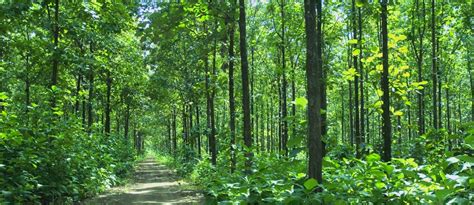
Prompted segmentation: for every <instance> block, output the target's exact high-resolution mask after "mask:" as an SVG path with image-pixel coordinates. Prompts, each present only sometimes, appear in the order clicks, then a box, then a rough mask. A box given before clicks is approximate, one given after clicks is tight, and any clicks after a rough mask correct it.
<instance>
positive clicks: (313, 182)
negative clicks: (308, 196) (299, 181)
mask: <svg viewBox="0 0 474 205" xmlns="http://www.w3.org/2000/svg"><path fill="white" fill-rule="evenodd" d="M303 185H304V187H305V188H306V190H312V189H314V187H316V186H317V185H318V181H316V179H314V178H310V179H308V180H306V181H305V182H304V184H303Z"/></svg>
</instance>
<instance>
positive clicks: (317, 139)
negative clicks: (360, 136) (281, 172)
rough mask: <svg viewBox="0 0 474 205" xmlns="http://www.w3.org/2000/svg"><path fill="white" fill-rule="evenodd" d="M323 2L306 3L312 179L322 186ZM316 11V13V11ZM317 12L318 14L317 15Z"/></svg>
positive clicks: (307, 80) (311, 1) (309, 165)
mask: <svg viewBox="0 0 474 205" xmlns="http://www.w3.org/2000/svg"><path fill="white" fill-rule="evenodd" d="M321 3H322V2H321V1H320V0H305V1H304V12H305V15H304V16H305V33H306V96H307V99H308V156H309V158H308V177H309V178H314V179H316V180H317V181H318V182H319V183H322V181H323V176H322V157H323V156H322V154H323V153H322V148H323V147H322V142H321V100H320V98H321V79H322V65H321V63H322V59H321V57H322V56H321V15H322V14H321V11H322V10H321ZM315 8H316V10H315ZM316 11H317V13H316Z"/></svg>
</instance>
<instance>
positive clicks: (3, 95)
mask: <svg viewBox="0 0 474 205" xmlns="http://www.w3.org/2000/svg"><path fill="white" fill-rule="evenodd" d="M7 98H8V96H7V93H5V92H0V100H6V99H7Z"/></svg>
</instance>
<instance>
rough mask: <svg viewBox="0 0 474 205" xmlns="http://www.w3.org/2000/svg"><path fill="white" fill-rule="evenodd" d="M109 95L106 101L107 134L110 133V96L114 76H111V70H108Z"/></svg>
mask: <svg viewBox="0 0 474 205" xmlns="http://www.w3.org/2000/svg"><path fill="white" fill-rule="evenodd" d="M106 75H107V79H106V84H107V96H106V103H105V134H107V135H109V134H110V110H111V109H110V97H111V95H112V77H111V76H110V71H107V74H106Z"/></svg>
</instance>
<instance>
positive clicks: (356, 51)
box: [352, 49, 360, 56]
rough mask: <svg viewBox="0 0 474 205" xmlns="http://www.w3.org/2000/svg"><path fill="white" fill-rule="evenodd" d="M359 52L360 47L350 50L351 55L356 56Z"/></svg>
mask: <svg viewBox="0 0 474 205" xmlns="http://www.w3.org/2000/svg"><path fill="white" fill-rule="evenodd" d="M359 54H360V49H355V50H353V51H352V56H357V55H359Z"/></svg>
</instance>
